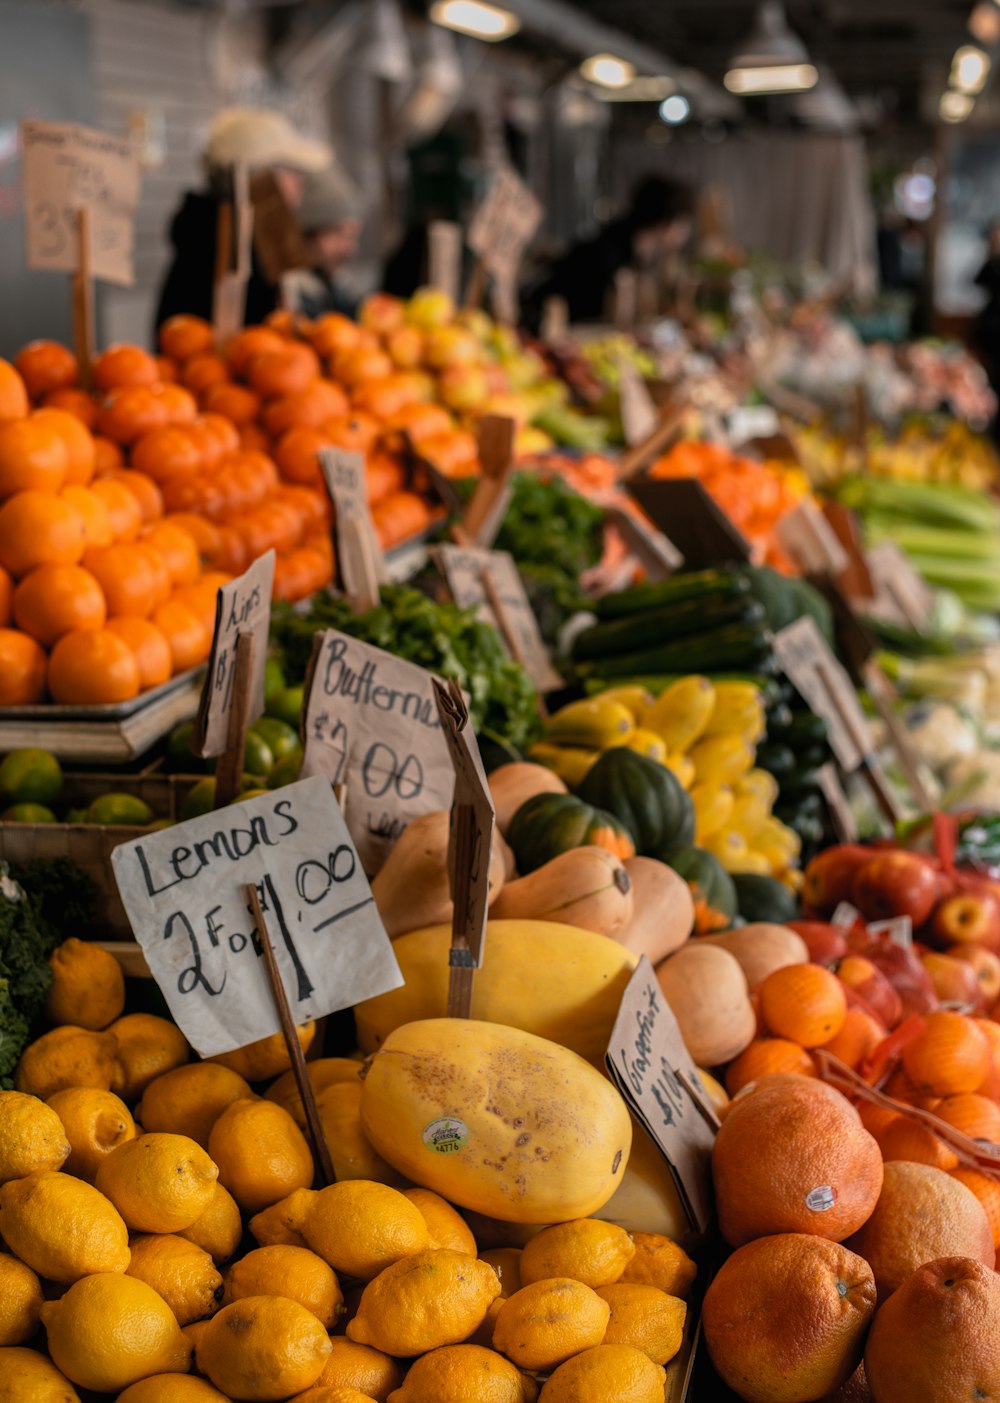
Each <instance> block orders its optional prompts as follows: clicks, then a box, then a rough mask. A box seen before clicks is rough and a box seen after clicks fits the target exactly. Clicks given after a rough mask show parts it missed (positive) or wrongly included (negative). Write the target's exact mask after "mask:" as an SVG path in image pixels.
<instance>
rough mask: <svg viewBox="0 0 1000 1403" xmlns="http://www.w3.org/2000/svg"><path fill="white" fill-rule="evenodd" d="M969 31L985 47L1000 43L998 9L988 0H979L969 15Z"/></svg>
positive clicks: (999, 15)
mask: <svg viewBox="0 0 1000 1403" xmlns="http://www.w3.org/2000/svg"><path fill="white" fill-rule="evenodd" d="M969 33H970V34H971V35H972V37H973V39H975V40H976V41H977V42H978V43H980V44H982V46H983V48H985V49H991V48H992V47H993V45H994V44H997V43H1000V10H998V9H997V7H996V5H991V4H990V0H979V4H978V5H977V6H976V7H975V9H974V10H973V11H972V13H971V14H970V15H969Z"/></svg>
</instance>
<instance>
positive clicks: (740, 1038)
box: [656, 940, 757, 1067]
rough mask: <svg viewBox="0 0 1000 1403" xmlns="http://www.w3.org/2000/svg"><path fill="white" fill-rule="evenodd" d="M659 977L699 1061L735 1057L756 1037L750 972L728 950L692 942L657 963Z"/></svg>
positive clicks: (705, 1062) (715, 1063)
mask: <svg viewBox="0 0 1000 1403" xmlns="http://www.w3.org/2000/svg"><path fill="white" fill-rule="evenodd" d="M656 977H657V979H658V981H659V984H660V988H661V989H662V990H663V997H664V998H665V999H666V1001H667V1003H668V1004H669V1005H670V1007H671V1008H672V1009H673V1011H674V1017H675V1018H676V1019H677V1023H678V1025H679V1027H680V1030H681V1036H682V1037H683V1039H684V1042H685V1043H686V1045H687V1050H688V1052H690V1054H691V1056H692V1057H693V1058H694V1060H695V1061H696V1062H697V1063H698V1064H699V1066H702V1067H718V1066H720V1065H721V1064H722V1063H723V1062H730V1061H732V1059H733V1058H734V1057H738V1056H739V1054H740V1053H741V1052H742V1051H743V1049H744V1048H745V1047H746V1046H747V1045H748V1044H749V1043H750V1042H751V1041H752V1040H753V1035H754V1032H755V1031H756V1026H757V1020H756V1018H755V1016H754V1011H753V1007H752V1005H751V1003H750V992H749V990H748V988H747V981H746V976H745V975H744V973H743V970H742V969H741V968H740V963H739V961H738V960H737V959H736V956H735V955H730V953H729V952H728V950H721V949H720V948H719V947H718V946H717V945H707V944H703V943H702V941H700V940H698V941H689V942H688V943H687V945H684V946H682V947H681V949H680V950H678V951H677V953H676V954H675V955H671V956H670V958H669V959H668V960H664V961H663V963H662V964H661V965H658V966H657V970H656Z"/></svg>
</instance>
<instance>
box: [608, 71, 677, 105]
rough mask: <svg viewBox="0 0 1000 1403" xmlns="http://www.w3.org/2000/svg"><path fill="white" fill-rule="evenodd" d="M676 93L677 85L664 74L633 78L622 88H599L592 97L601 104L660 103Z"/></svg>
mask: <svg viewBox="0 0 1000 1403" xmlns="http://www.w3.org/2000/svg"><path fill="white" fill-rule="evenodd" d="M676 91H677V84H676V83H675V82H674V80H673V78H668V77H667V75H666V74H665V73H664V74H661V75H659V76H657V77H646V78H643V77H639V78H633V79H632V81H631V83H627V84H626V86H625V87H624V88H599V89H598V91H597V92H596V93H595V94H594V96H595V97H596V98H599V99H600V101H601V102H662V101H663V99H664V98H665V97H670V95H671V93H675V92H676Z"/></svg>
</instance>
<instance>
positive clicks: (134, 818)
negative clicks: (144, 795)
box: [85, 794, 154, 828]
mask: <svg viewBox="0 0 1000 1403" xmlns="http://www.w3.org/2000/svg"><path fill="white" fill-rule="evenodd" d="M153 818H154V814H153V810H152V809H151V808H150V807H149V805H148V804H147V803H146V801H145V799H140V798H139V796H138V795H137V794H102V795H101V796H100V798H98V799H95V800H94V802H93V803H92V804H91V806H90V808H89V809H88V810H87V817H86V819H85V822H86V823H104V824H110V825H111V826H112V827H122V826H123V825H127V826H128V827H129V828H145V827H146V824H147V823H152V821H153Z"/></svg>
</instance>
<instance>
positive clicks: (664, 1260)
mask: <svg viewBox="0 0 1000 1403" xmlns="http://www.w3.org/2000/svg"><path fill="white" fill-rule="evenodd" d="M632 1242H633V1244H634V1245H635V1255H634V1256H633V1257H632V1258H631V1259H630V1260H629V1262H628V1263H627V1265H626V1267H625V1270H624V1271H623V1272H622V1274H621V1276H620V1277H619V1278H618V1280H619V1281H621V1282H625V1283H627V1284H629V1285H634V1286H658V1287H659V1288H660V1290H661V1291H666V1293H667V1295H668V1296H681V1297H683V1296H686V1295H687V1293H688V1291H690V1289H691V1284H692V1282H693V1281H694V1279H695V1277H696V1276H697V1274H698V1268H697V1267H696V1266H695V1264H694V1262H692V1260H691V1258H690V1257H689V1256H688V1254H687V1253H686V1252H685V1251H684V1248H683V1247H681V1246H679V1245H678V1244H677V1243H676V1242H674V1241H673V1240H672V1239H671V1238H669V1237H663V1236H662V1235H661V1234H660V1233H655V1232H636V1233H633V1234H632Z"/></svg>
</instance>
